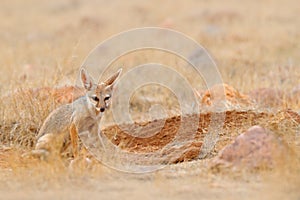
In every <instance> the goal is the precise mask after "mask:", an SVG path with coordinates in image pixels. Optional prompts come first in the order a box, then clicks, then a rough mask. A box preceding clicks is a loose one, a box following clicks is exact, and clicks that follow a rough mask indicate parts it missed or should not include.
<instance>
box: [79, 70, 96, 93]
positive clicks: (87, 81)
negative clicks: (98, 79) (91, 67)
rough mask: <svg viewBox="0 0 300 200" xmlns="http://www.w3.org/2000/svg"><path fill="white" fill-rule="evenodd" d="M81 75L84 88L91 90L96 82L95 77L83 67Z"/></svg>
mask: <svg viewBox="0 0 300 200" xmlns="http://www.w3.org/2000/svg"><path fill="white" fill-rule="evenodd" d="M80 76H81V81H82V84H83V86H84V88H85V89H86V90H90V89H91V88H92V87H93V84H94V80H93V78H92V77H91V76H90V75H89V74H88V73H87V71H86V70H85V69H84V68H82V69H81V71H80Z"/></svg>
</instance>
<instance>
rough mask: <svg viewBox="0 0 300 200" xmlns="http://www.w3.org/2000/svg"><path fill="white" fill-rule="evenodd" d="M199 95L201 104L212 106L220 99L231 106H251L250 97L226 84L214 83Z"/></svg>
mask: <svg viewBox="0 0 300 200" xmlns="http://www.w3.org/2000/svg"><path fill="white" fill-rule="evenodd" d="M199 95H200V96H201V100H200V103H201V105H206V106H212V105H215V104H218V103H220V102H222V101H226V104H227V105H232V106H251V105H252V102H251V100H250V98H249V97H248V96H247V95H245V94H242V93H240V92H239V91H238V90H237V89H235V88H233V87H232V86H230V85H227V84H221V85H215V86H213V87H212V88H210V89H208V90H206V91H205V92H203V94H201V93H200V94H199Z"/></svg>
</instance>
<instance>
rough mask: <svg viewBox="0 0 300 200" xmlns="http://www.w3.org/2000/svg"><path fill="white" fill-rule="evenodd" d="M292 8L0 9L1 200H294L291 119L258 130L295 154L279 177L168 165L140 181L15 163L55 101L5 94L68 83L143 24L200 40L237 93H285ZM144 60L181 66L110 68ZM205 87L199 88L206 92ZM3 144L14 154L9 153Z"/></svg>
mask: <svg viewBox="0 0 300 200" xmlns="http://www.w3.org/2000/svg"><path fill="white" fill-rule="evenodd" d="M298 4H299V3H298V2H297V1H296V0H288V1H279V0H275V1H273V2H270V1H246V2H243V3H241V2H237V1H234V0H230V1H227V2H226V3H224V2H220V1H216V0H213V1H210V2H206V1H196V0H187V1H184V2H179V1H178V2H173V1H170V2H164V3H162V2H160V1H156V0H155V1H149V2H141V1H138V0H133V1H130V2H125V1H124V2H123V1H112V2H108V1H107V2H106V1H88V2H83V1H77V0H68V1H59V0H54V1H49V2H41V1H37V0H27V1H16V0H13V1H8V0H4V1H1V3H0V24H1V30H3V31H1V33H0V43H1V46H0V55H1V59H0V72H1V75H2V76H1V77H0V93H1V97H3V96H5V98H1V100H0V144H1V146H2V148H1V149H0V166H1V168H0V179H1V180H2V181H1V182H0V192H1V193H2V194H1V196H2V197H4V198H5V197H7V198H13V199H15V198H21V197H22V198H24V195H25V194H26V196H25V199H26V198H28V199H34V198H41V197H43V198H44V197H46V198H49V199H50V198H53V197H54V196H56V197H57V196H59V197H61V198H63V199H67V198H68V199H69V198H70V197H71V198H74V199H82V198H86V196H87V194H88V196H89V197H99V196H103V195H106V196H109V197H111V198H112V199H119V198H123V197H124V196H125V197H127V198H131V197H132V198H136V199H141V198H144V196H145V194H150V195H151V196H152V197H153V198H155V197H160V198H175V199H176V198H177V199H181V198H187V197H190V198H194V199H199V198H200V197H201V198H205V199H206V198H210V199H220V198H221V199H222V198H223V199H228V198H231V199H241V198H243V199H248V198H249V199H253V198H255V197H263V198H264V199H298V198H299V196H300V194H299V190H298V188H299V186H300V182H299V180H300V172H299V169H300V164H299V153H300V152H299V145H300V143H299V140H300V136H299V125H298V123H299V122H298V123H297V122H295V121H293V120H290V119H287V118H286V117H284V114H282V115H280V114H278V115H276V116H274V117H273V118H267V119H265V120H262V121H260V122H259V124H260V125H262V126H265V127H267V128H269V129H270V130H272V131H274V132H275V133H276V134H277V135H279V136H281V137H283V138H284V139H285V140H286V141H288V143H289V145H290V146H292V147H293V149H294V150H295V155H296V156H295V157H292V158H291V159H290V160H289V163H283V165H282V167H281V168H279V169H274V170H267V171H264V172H254V173H253V172H252V173H249V172H232V171H223V172H219V173H216V172H215V171H212V170H211V169H210V167H209V164H208V161H206V160H202V161H193V162H189V163H181V164H177V165H171V166H167V167H166V168H165V169H163V170H161V171H158V172H156V173H153V174H144V175H132V174H124V173H119V172H116V171H114V170H112V169H109V168H107V167H105V166H102V165H100V164H95V165H94V167H92V168H91V169H90V168H89V169H86V167H79V168H78V169H75V170H74V171H70V170H69V169H68V167H67V166H66V163H65V161H59V162H56V163H41V162H38V161H36V160H24V159H23V158H21V157H20V155H21V154H22V153H23V152H24V151H26V150H28V149H30V148H32V146H33V145H34V142H35V139H34V137H35V135H36V134H37V131H38V129H39V127H40V126H41V124H42V122H43V120H44V119H45V118H46V117H47V115H48V114H49V112H50V111H51V110H53V109H54V108H56V107H57V106H58V104H57V103H56V102H55V100H54V99H52V98H47V99H43V100H42V101H41V99H39V97H37V98H32V96H28V95H26V94H25V95H23V93H21V94H22V95H13V96H12V95H11V96H10V95H9V94H11V93H12V92H13V91H27V89H28V88H37V87H46V86H50V87H57V86H63V85H66V84H67V85H73V84H74V83H75V82H76V76H77V73H78V68H79V66H80V65H81V64H82V63H83V61H84V59H85V58H86V56H87V55H88V53H89V52H90V50H91V49H93V48H94V47H95V46H96V45H97V44H98V43H99V42H101V41H103V40H105V39H106V38H108V37H109V36H111V35H113V34H116V33H119V32H121V31H124V30H128V29H130V28H136V27H143V26H160V27H168V28H173V29H175V30H178V31H181V32H183V33H185V34H187V35H189V36H191V37H192V38H194V39H195V40H197V41H198V42H199V43H200V44H202V45H203V46H204V47H205V48H206V49H207V50H208V51H209V52H210V53H211V54H212V55H213V57H214V59H215V60H216V61H217V65H218V66H219V69H220V72H221V74H222V78H223V80H224V82H225V83H227V84H229V85H231V86H233V87H235V88H237V89H238V90H239V91H241V92H242V93H248V92H250V91H252V90H254V89H257V88H264V87H266V88H269V87H271V88H276V89H280V90H283V91H284V92H286V93H289V92H290V91H292V90H293V89H295V88H297V87H299V84H300V83H299V80H300V70H299V65H300V57H299V52H300V46H299V41H300V18H299V17H298V16H299V12H300V8H299V6H298ZM148 60H157V61H160V62H161V63H163V64H166V65H171V66H174V67H177V68H180V66H181V65H182V63H183V62H182V60H180V59H178V58H173V57H171V56H168V55H165V54H163V53H162V52H151V51H142V52H139V53H137V54H135V55H128V57H125V58H120V59H119V60H117V61H116V62H115V63H114V64H113V65H114V66H115V67H117V66H120V65H122V66H129V67H131V66H134V65H137V64H140V63H144V62H145V61H148ZM188 78H189V79H190V80H193V77H188ZM199 81H200V80H199ZM199 81H198V82H197V81H196V82H195V83H199ZM202 86H203V85H201V86H200V87H199V86H198V87H199V89H205V87H202ZM144 90H146V91H149V90H148V89H147V88H146V89H145V88H142V89H141V91H139V92H140V93H136V94H135V98H136V99H134V98H133V105H132V106H133V107H132V112H135V113H137V114H136V116H137V117H136V118H135V120H141V118H142V120H143V117H139V116H138V113H140V112H142V111H144V110H147V109H148V104H147V103H148V101H152V100H153V97H152V100H151V96H150V97H149V94H156V93H155V91H152V92H149V93H147V94H144V93H145V91H144ZM25 93H26V92H25ZM139 94H144V95H145V98H144V102H143V103H142V104H141V105H139V104H138V99H137V98H138V97H139ZM153 96H154V97H156V98H155V100H157V101H164V102H165V104H166V105H165V106H166V107H169V108H174V107H170V105H172V103H174V102H173V101H174V100H173V96H172V95H171V94H168V95H165V96H161V95H157V96H155V95H153ZM166 97H167V98H168V101H165V99H166ZM145 99H146V100H145ZM135 101H137V103H134V102H135ZM145 101H146V103H145ZM290 102H293V103H292V104H291V103H290ZM299 102H300V101H299V100H296V99H293V101H289V102H287V103H285V104H283V106H282V107H281V108H279V107H278V108H277V109H282V108H292V109H293V110H295V111H299V110H300V105H299ZM177 106H178V105H177ZM171 110H172V109H171ZM258 111H260V110H258ZM170 112H171V111H170ZM174 112H175V113H176V112H177V110H175V111H174ZM168 114H170V115H171V114H174V113H172V112H171V113H168ZM243 125H244V126H242V127H239V128H236V129H234V128H233V129H226V130H225V132H224V133H223V134H224V135H225V136H228V137H230V138H229V139H228V140H226V137H224V138H225V139H224V140H225V143H228V142H229V141H231V139H232V138H233V136H235V135H237V134H239V133H241V132H242V131H244V130H246V129H247V128H248V127H249V126H250V125H252V124H251V123H250V122H249V121H247V120H245V122H244V123H243ZM295 138H296V139H295ZM7 146H10V147H12V148H13V150H9V149H5V148H4V147H7ZM218 148H220V147H218Z"/></svg>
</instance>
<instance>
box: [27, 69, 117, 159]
mask: <svg viewBox="0 0 300 200" xmlns="http://www.w3.org/2000/svg"><path fill="white" fill-rule="evenodd" d="M121 72H122V68H120V69H119V70H118V71H117V72H115V73H114V74H112V75H111V76H110V77H109V78H108V79H106V80H105V81H103V82H100V83H96V82H95V81H94V79H93V77H92V76H90V74H89V73H88V72H87V71H86V70H85V69H84V68H82V69H81V71H80V78H81V82H82V85H83V88H84V90H85V92H84V93H85V94H84V95H83V96H82V97H80V98H78V99H77V100H75V101H74V102H72V103H70V104H65V105H62V106H60V107H58V108H57V109H55V110H54V111H52V112H51V113H50V114H49V115H48V117H47V118H46V119H45V121H44V123H43V124H42V126H41V128H40V130H39V132H38V134H37V142H36V145H35V148H34V150H32V151H31V155H33V156H35V157H39V158H40V159H43V160H48V159H49V158H53V157H57V156H59V155H60V154H61V153H62V152H63V150H64V148H65V146H67V144H69V146H70V145H71V149H72V154H73V157H74V158H76V157H77V156H78V152H79V147H78V142H79V137H78V134H79V133H82V132H85V131H92V132H94V131H95V130H97V131H98V128H99V123H100V120H101V117H102V115H103V113H104V112H105V110H107V109H109V107H110V104H111V98H112V94H113V91H114V86H115V84H116V81H117V79H118V78H119V76H120V74H121Z"/></svg>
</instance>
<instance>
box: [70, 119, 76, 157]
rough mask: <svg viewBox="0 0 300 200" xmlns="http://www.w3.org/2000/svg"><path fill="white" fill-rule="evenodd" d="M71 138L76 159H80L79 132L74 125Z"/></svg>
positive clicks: (71, 127)
mask: <svg viewBox="0 0 300 200" xmlns="http://www.w3.org/2000/svg"><path fill="white" fill-rule="evenodd" d="M70 138H71V145H72V153H73V156H74V158H77V157H78V132H77V129H76V126H75V124H74V123H72V124H71V126H70Z"/></svg>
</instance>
